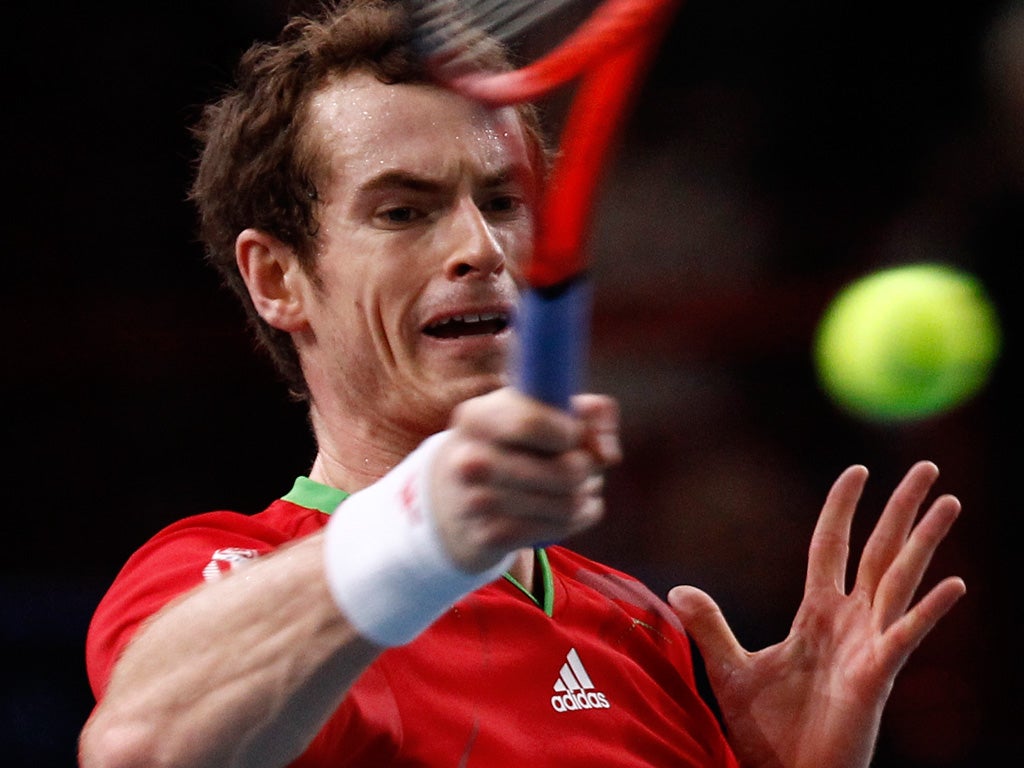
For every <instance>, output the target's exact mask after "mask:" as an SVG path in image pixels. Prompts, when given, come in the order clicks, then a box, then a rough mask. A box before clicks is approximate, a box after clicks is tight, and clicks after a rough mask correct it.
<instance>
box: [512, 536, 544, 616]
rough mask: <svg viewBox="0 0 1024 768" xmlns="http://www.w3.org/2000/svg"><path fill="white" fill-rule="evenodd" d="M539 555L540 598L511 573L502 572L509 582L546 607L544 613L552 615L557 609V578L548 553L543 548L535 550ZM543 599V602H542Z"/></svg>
mask: <svg viewBox="0 0 1024 768" xmlns="http://www.w3.org/2000/svg"><path fill="white" fill-rule="evenodd" d="M534 552H535V553H536V557H537V565H539V566H540V583H541V596H540V597H541V599H540V600H538V599H537V596H536V595H534V594H533V593H532V592H531V591H530V590H528V589H527V588H526V587H524V586H523V585H522V584H520V583H519V582H518V581H517V580H516V578H515V577H514V576H513V575H512V574H511V573H505V574H502V575H503V576H504V577H505V578H506V579H507V580H508V581H509V582H511V583H512V584H514V585H515V586H516V587H517V588H518V589H519V591H520V592H522V593H523V594H524V595H526V596H527V597H528V598H530V599H531V600H533V602H535V603H536V604H537V605H539V606H540V607H541V608H543V609H544V613H546V614H547V615H548V617H550V616H551V615H552V614H553V613H554V609H555V579H554V576H553V575H552V573H551V563H549V562H548V553H547V552H545V551H544V550H543V549H536V550H534ZM541 601H543V603H542V602H541Z"/></svg>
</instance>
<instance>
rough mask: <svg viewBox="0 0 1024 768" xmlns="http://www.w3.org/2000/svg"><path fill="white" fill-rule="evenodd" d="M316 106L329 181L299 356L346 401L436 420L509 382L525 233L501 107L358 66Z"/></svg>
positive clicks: (517, 149)
mask: <svg viewBox="0 0 1024 768" xmlns="http://www.w3.org/2000/svg"><path fill="white" fill-rule="evenodd" d="M313 117H314V120H313V121H312V125H313V130H314V131H315V132H317V134H318V135H319V136H320V137H322V140H323V145H324V146H325V147H326V148H327V149H328V151H329V152H330V154H331V157H332V161H331V166H332V170H333V180H332V182H331V184H330V186H329V188H328V189H327V190H325V192H326V194H325V196H324V197H325V205H324V208H323V209H322V212H321V217H320V220H321V230H320V234H319V252H318V267H317V273H318V278H319V281H318V284H317V286H316V290H315V291H314V292H313V296H312V301H311V302H310V306H309V307H308V311H307V319H308V324H309V331H310V332H309V333H308V334H306V335H307V336H308V338H309V340H310V341H311V344H309V345H308V349H307V350H305V351H306V352H307V354H306V361H307V363H310V364H311V365H312V366H315V367H316V368H317V369H318V370H319V371H320V373H321V374H322V375H323V376H324V382H322V383H324V384H325V385H326V386H328V387H329V388H330V389H331V391H332V392H333V393H334V399H335V400H337V401H340V402H338V403H337V405H340V406H341V407H342V408H343V409H344V410H346V411H349V412H352V411H351V410H350V409H354V410H355V411H356V412H359V413H374V414H379V415H380V416H382V417H383V418H386V419H390V420H392V421H394V422H397V423H399V424H401V423H402V422H406V421H408V422H409V425H408V426H410V427H414V426H416V425H418V423H419V422H421V421H422V422H424V424H425V425H426V426H425V428H429V429H435V428H437V427H438V423H437V422H438V421H439V420H440V421H441V426H443V424H444V423H446V422H447V417H448V414H449V413H450V411H451V408H452V407H454V405H455V404H457V403H458V402H461V401H462V400H464V399H466V398H467V397H470V396H473V395H476V394H481V393H483V392H486V391H490V390H491V389H494V388H496V387H499V386H501V385H503V384H504V383H505V382H506V365H507V359H508V355H509V347H510V343H511V331H510V329H509V322H510V319H511V313H512V311H513V307H514V303H515V300H516V280H515V276H514V275H515V267H516V264H517V263H519V262H520V260H521V259H523V258H525V257H526V255H527V253H528V249H529V247H530V246H531V242H532V237H533V218H532V216H533V202H534V201H533V200H532V198H531V194H532V192H531V188H532V177H531V176H530V168H529V162H528V152H527V149H526V142H525V140H524V137H523V133H522V129H521V127H520V126H519V124H518V122H516V121H515V120H514V117H513V113H512V112H511V111H510V110H506V111H505V112H504V113H501V112H498V113H495V112H490V111H487V110H484V109H482V108H481V107H479V106H478V105H476V104H473V103H471V102H469V101H467V100H465V99H462V98H461V97H458V96H456V95H454V94H451V93H449V92H447V91H444V90H441V89H438V88H434V87H428V86H422V85H404V84H403V85H385V84H383V83H380V82H379V81H377V80H376V79H375V78H373V77H372V76H371V75H369V74H365V73H353V74H350V75H347V76H346V77H345V78H344V79H341V80H339V81H337V82H335V83H333V84H332V85H330V86H329V87H327V88H326V89H325V90H324V91H322V92H321V93H320V94H319V95H318V97H317V98H316V100H315V102H314V104H313ZM309 370H310V366H309V365H307V372H309ZM314 397H316V392H314Z"/></svg>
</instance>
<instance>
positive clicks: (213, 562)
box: [85, 512, 286, 701]
mask: <svg viewBox="0 0 1024 768" xmlns="http://www.w3.org/2000/svg"><path fill="white" fill-rule="evenodd" d="M285 538H286V537H285V536H284V535H282V534H281V533H280V532H279V531H276V530H275V529H273V528H271V527H268V526H266V525H264V524H262V523H260V522H259V521H257V520H255V519H254V518H252V517H250V516H247V515H243V514H241V513H237V512H210V513H206V514H203V515H197V516H193V517H189V518H185V519H183V520H180V521H178V522H176V523H173V524H172V525H170V526H168V527H167V528H165V529H163V530H162V531H160V532H159V533H157V534H156V535H155V536H154V537H153V538H151V539H150V540H149V541H148V542H146V543H145V544H144V545H143V546H142V547H141V548H140V549H139V550H138V551H136V552H135V554H133V555H132V557H131V558H130V559H129V560H128V562H127V563H125V565H124V567H123V568H122V569H121V571H120V573H119V574H118V575H117V577H116V578H115V580H114V582H113V584H112V585H111V587H110V589H109V590H108V591H107V593H106V594H105V595H104V597H103V599H102V600H101V601H100V603H99V606H98V607H97V609H96V612H95V613H94V614H93V618H92V621H91V623H90V625H89V631H88V635H87V637H86V644H85V650H86V654H85V655H86V670H87V672H88V676H89V684H90V685H91V687H92V690H93V694H94V695H95V696H96V700H97V701H99V700H100V699H101V698H102V696H103V693H104V691H105V690H106V687H107V683H108V682H109V680H110V675H111V672H112V670H113V667H114V663H115V662H116V661H117V659H118V657H119V656H120V655H121V653H122V652H123V651H124V648H125V646H126V645H127V644H128V642H129V641H130V640H131V638H132V637H133V636H134V634H135V632H136V631H137V630H138V628H139V626H140V625H141V624H143V623H144V622H145V621H146V620H147V619H149V617H151V616H152V615H153V614H155V613H156V612H158V611H159V610H160V609H161V608H163V607H164V606H165V605H167V603H169V602H170V601H171V600H173V599H175V598H176V597H179V596H180V595H183V594H185V593H186V592H188V591H190V590H192V589H194V588H196V587H198V586H199V585H201V584H203V583H206V582H209V581H214V580H217V579H219V578H221V577H223V575H224V574H225V573H226V572H228V571H230V570H233V569H238V568H244V567H245V565H246V564H248V563H250V562H251V561H252V560H253V559H255V558H256V557H259V556H260V555H262V554H265V553H267V552H270V551H272V550H274V549H276V548H277V547H278V546H280V545H281V544H283V543H284V539H285Z"/></svg>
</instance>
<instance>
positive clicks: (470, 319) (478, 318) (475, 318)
mask: <svg viewBox="0 0 1024 768" xmlns="http://www.w3.org/2000/svg"><path fill="white" fill-rule="evenodd" d="M502 317H504V315H503V314H502V313H501V312H482V313H480V314H466V315H453V316H452V317H446V318H445V319H444V320H441V321H440V322H439V323H435V326H434V327H436V328H439V327H441V326H443V325H448V324H449V323H481V322H487V321H489V320H498V319H500V318H502Z"/></svg>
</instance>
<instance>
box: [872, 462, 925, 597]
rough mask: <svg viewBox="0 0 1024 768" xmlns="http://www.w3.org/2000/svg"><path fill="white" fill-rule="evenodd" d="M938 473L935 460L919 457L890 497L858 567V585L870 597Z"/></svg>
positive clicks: (901, 545)
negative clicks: (923, 459) (924, 459)
mask: <svg viewBox="0 0 1024 768" xmlns="http://www.w3.org/2000/svg"><path fill="white" fill-rule="evenodd" d="M938 476H939V468H938V467H937V466H935V465H934V464H933V463H932V462H930V461H919V462H917V463H916V464H914V466H912V467H911V468H910V470H909V471H908V472H907V474H906V475H904V477H903V479H902V480H901V481H900V483H899V485H897V486H896V489H895V490H894V491H893V492H892V495H891V496H890V497H889V501H888V503H886V505H885V509H884V510H882V515H881V517H879V519H878V523H877V525H875V529H874V530H873V531H872V532H871V536H870V537H869V538H868V542H867V544H866V545H865V546H864V553H863V554H862V555H861V560H860V565H859V567H858V569H857V580H856V588H857V589H860V590H863V591H864V592H865V593H866V594H867V596H868V599H869V600H871V601H873V600H874V595H875V590H876V589H877V588H878V583H879V581H880V580H881V578H882V575H883V574H884V573H885V571H886V569H887V568H888V567H889V564H890V563H892V561H893V559H894V558H895V557H896V555H897V553H899V551H900V549H901V548H902V547H903V544H904V542H906V540H907V536H908V535H909V533H910V530H911V528H912V527H913V524H914V520H915V518H916V517H917V514H918V512H919V511H920V509H921V504H922V503H923V502H924V499H925V496H927V495H928V491H929V490H931V487H932V485H933V484H934V483H935V480H936V478H937V477H938Z"/></svg>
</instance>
